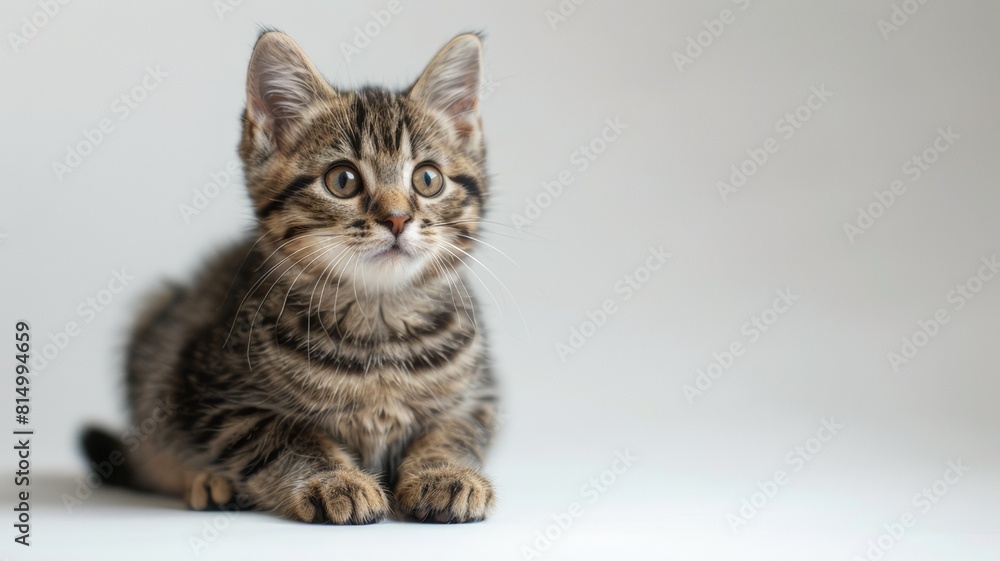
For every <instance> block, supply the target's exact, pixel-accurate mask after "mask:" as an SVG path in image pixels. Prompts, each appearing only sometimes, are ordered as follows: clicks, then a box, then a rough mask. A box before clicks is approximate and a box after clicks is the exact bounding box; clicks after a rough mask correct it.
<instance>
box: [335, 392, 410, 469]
mask: <svg viewBox="0 0 1000 561" xmlns="http://www.w3.org/2000/svg"><path fill="white" fill-rule="evenodd" d="M425 421H426V419H425V415H424V413H423V412H422V411H420V410H419V409H416V408H414V407H413V405H412V404H411V403H408V402H407V401H406V400H404V399H400V398H398V397H393V396H387V395H382V396H377V397H375V396H372V397H371V398H370V399H368V400H359V401H355V402H354V403H352V404H351V405H350V406H348V407H341V408H337V409H335V410H333V411H331V412H330V413H329V414H328V415H327V427H328V431H329V432H330V434H331V436H333V437H334V438H335V439H336V440H337V441H338V442H340V443H341V444H342V445H344V446H345V447H347V448H348V449H349V450H350V451H351V452H352V453H354V454H356V455H357V456H358V458H359V460H360V461H361V464H362V467H363V468H365V469H370V470H373V471H383V470H385V469H388V468H390V467H391V465H392V464H393V463H394V461H393V458H395V457H398V456H400V455H402V453H403V451H404V448H405V447H406V445H407V443H408V442H409V441H410V440H411V439H412V437H413V436H414V435H415V434H416V433H418V432H419V430H420V427H421V426H422V425H423V424H424V423H425Z"/></svg>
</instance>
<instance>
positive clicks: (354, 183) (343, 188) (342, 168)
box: [323, 164, 361, 199]
mask: <svg viewBox="0 0 1000 561" xmlns="http://www.w3.org/2000/svg"><path fill="white" fill-rule="evenodd" d="M323 183H324V184H326V189H327V190H328V191H330V193H332V194H333V196H335V197H340V198H341V199H347V198H350V197H353V196H354V195H357V194H358V193H360V192H361V174H360V173H358V170H356V169H354V167H353V166H350V165H347V164H337V165H335V166H333V167H332V168H330V169H329V170H327V172H326V175H324V176H323Z"/></svg>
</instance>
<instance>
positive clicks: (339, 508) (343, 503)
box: [286, 468, 389, 524]
mask: <svg viewBox="0 0 1000 561" xmlns="http://www.w3.org/2000/svg"><path fill="white" fill-rule="evenodd" d="M388 510H389V499H388V497H386V494H385V491H384V490H383V489H382V486H381V485H379V482H378V481H377V480H376V479H375V477H373V476H372V475H371V474H369V473H366V472H364V471H361V470H359V469H355V468H340V469H336V470H333V471H329V472H324V473H322V474H318V475H316V476H313V477H311V478H310V479H308V480H307V481H305V482H304V483H303V484H302V485H300V486H299V487H298V488H297V489H296V490H295V493H294V496H293V500H292V501H291V503H290V504H289V505H288V507H287V508H286V514H287V515H288V516H289V517H291V518H295V519H297V520H302V521H304V522H316V523H324V522H329V523H333V524H371V523H373V522H378V521H379V520H381V519H383V518H385V515H386V514H387V513H388Z"/></svg>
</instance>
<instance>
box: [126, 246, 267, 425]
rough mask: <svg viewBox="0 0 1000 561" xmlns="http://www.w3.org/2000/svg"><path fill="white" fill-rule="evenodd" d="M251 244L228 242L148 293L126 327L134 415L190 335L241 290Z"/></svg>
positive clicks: (251, 259)
mask: <svg viewBox="0 0 1000 561" xmlns="http://www.w3.org/2000/svg"><path fill="white" fill-rule="evenodd" d="M252 246H253V242H252V241H250V240H241V241H239V242H238V243H235V244H232V245H230V246H229V247H227V248H226V249H224V250H222V251H220V252H218V253H216V254H215V255H214V256H212V257H211V258H209V259H208V260H207V261H206V262H205V263H204V264H203V265H202V266H201V268H200V270H199V271H198V273H197V274H196V275H195V278H194V280H193V281H191V282H189V283H187V284H181V283H177V282H168V283H165V284H164V285H163V286H161V287H159V288H157V289H156V290H154V291H153V292H152V293H151V294H150V295H149V297H148V298H147V301H146V304H145V307H144V309H143V311H142V312H141V313H140V314H139V317H138V320H137V321H136V323H135V327H134V328H133V330H132V336H131V340H130V342H129V346H128V356H127V364H126V373H127V374H126V375H127V382H128V386H129V394H130V401H131V403H132V405H133V410H134V411H135V413H136V414H137V415H139V416H141V415H142V410H143V409H144V408H145V407H144V404H150V403H152V402H154V401H155V400H156V396H158V395H159V394H158V393H157V391H156V388H159V387H163V386H164V385H165V384H166V383H167V382H168V378H169V377H170V376H172V375H173V373H174V372H175V371H176V368H177V363H178V361H179V360H180V358H181V355H182V350H183V349H184V347H185V346H186V345H188V344H189V342H190V341H191V339H192V338H194V337H199V336H202V335H203V334H204V332H205V331H206V330H207V329H212V328H213V327H215V326H217V325H220V323H221V322H220V318H221V316H223V315H225V314H226V313H227V311H228V310H227V307H229V306H227V302H229V301H231V300H232V299H233V298H235V297H237V296H240V294H241V293H245V292H246V289H247V288H248V284H249V280H248V279H249V278H250V273H249V271H253V270H254V268H255V267H257V265H258V264H257V263H256V261H255V260H256V259H257V258H256V257H255V255H254V254H253V253H252V251H251V248H252ZM240 297H241V296H240ZM236 301H237V302H239V299H238V298H237V300H236Z"/></svg>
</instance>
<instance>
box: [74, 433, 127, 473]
mask: <svg viewBox="0 0 1000 561" xmlns="http://www.w3.org/2000/svg"><path fill="white" fill-rule="evenodd" d="M80 444H81V445H82V446H83V452H84V453H85V454H86V455H87V458H88V459H89V460H90V466H89V467H90V469H91V470H93V472H94V473H96V474H97V475H99V476H101V479H103V480H104V482H105V483H107V484H108V485H117V486H120V487H134V486H135V478H134V477H133V473H132V466H131V465H130V464H129V461H128V455H127V454H126V451H125V446H124V445H123V444H122V442H121V440H119V439H118V438H116V437H115V436H113V435H112V434H110V433H108V432H107V431H104V430H101V429H99V428H96V427H87V428H86V429H84V431H83V436H82V438H81V440H80Z"/></svg>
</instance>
